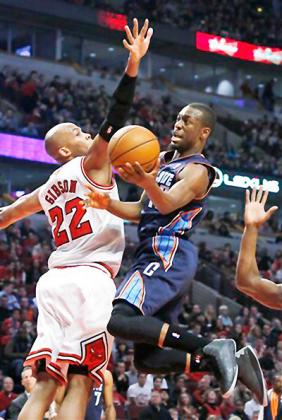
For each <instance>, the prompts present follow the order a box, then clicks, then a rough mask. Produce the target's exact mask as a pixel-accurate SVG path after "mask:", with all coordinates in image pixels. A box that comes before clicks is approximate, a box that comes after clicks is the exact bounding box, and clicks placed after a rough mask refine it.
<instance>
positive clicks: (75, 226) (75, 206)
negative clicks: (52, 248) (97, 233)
mask: <svg viewBox="0 0 282 420" xmlns="http://www.w3.org/2000/svg"><path fill="white" fill-rule="evenodd" d="M80 201H81V198H79V197H76V198H73V199H71V200H68V201H66V203H65V208H64V209H62V208H61V207H59V206H55V207H52V208H51V209H50V210H49V215H50V219H51V221H52V224H54V223H55V224H56V225H55V227H54V229H53V236H54V241H55V244H56V246H57V247H59V246H61V245H64V244H66V243H68V242H70V241H72V240H74V239H77V238H81V237H82V236H85V235H88V234H89V233H93V231H92V227H91V224H90V222H89V220H87V221H85V222H81V220H82V218H83V216H84V215H85V214H86V210H85V209H84V208H83V207H82V206H81V205H80V204H79V202H80ZM71 213H73V216H72V219H71V221H70V223H69V231H70V234H68V232H67V231H66V229H62V230H61V226H62V223H63V222H64V216H65V215H68V214H71Z"/></svg>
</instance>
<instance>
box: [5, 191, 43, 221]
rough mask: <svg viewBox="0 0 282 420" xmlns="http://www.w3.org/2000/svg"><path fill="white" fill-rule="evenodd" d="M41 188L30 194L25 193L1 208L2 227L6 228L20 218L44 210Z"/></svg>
mask: <svg viewBox="0 0 282 420" xmlns="http://www.w3.org/2000/svg"><path fill="white" fill-rule="evenodd" d="M38 193H39V189H36V190H34V191H33V192H32V193H30V194H26V195H23V196H22V197H20V198H19V199H18V200H16V201H15V202H14V203H13V204H10V205H9V206H6V207H2V208H1V209H0V229H5V228H7V227H8V226H10V225H12V224H13V223H15V222H17V221H18V220H21V219H24V218H25V217H28V216H31V215H32V214H34V213H37V212H38V211H41V210H42V207H41V204H40V201H39V198H38Z"/></svg>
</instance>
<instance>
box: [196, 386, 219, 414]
mask: <svg viewBox="0 0 282 420" xmlns="http://www.w3.org/2000/svg"><path fill="white" fill-rule="evenodd" d="M221 414H222V413H221V407H220V404H219V401H218V396H217V395H216V393H215V391H213V390H208V391H206V393H205V395H204V404H203V406H202V407H201V410H200V417H199V420H205V419H206V418H208V416H210V415H213V416H218V417H220V416H221Z"/></svg>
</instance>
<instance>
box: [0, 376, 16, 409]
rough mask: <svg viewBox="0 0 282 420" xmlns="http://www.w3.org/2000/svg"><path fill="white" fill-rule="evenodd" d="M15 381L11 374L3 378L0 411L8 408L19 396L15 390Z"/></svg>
mask: <svg viewBox="0 0 282 420" xmlns="http://www.w3.org/2000/svg"><path fill="white" fill-rule="evenodd" d="M13 389H14V381H13V379H12V378H10V377H9V376H6V377H5V378H4V380H3V388H2V391H1V392H0V412H2V411H4V410H7V408H9V406H10V404H11V402H12V401H13V400H14V399H15V398H16V397H17V394H15V393H14V392H13Z"/></svg>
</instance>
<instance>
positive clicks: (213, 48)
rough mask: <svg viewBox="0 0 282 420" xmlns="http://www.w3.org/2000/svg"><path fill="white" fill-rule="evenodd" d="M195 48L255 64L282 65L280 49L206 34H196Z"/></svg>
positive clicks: (281, 50) (281, 51)
mask: <svg viewBox="0 0 282 420" xmlns="http://www.w3.org/2000/svg"><path fill="white" fill-rule="evenodd" d="M196 48H197V49H198V50H201V51H208V52H212V53H215V54H221V55H227V56H229V57H233V58H239V59H240V60H246V61H254V62H256V63H264V64H276V65H282V49H280V48H271V47H266V46H262V45H255V44H249V43H248V42H242V41H237V40H235V39H231V38H223V37H221V36H217V35H211V34H208V33H206V32H196Z"/></svg>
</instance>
